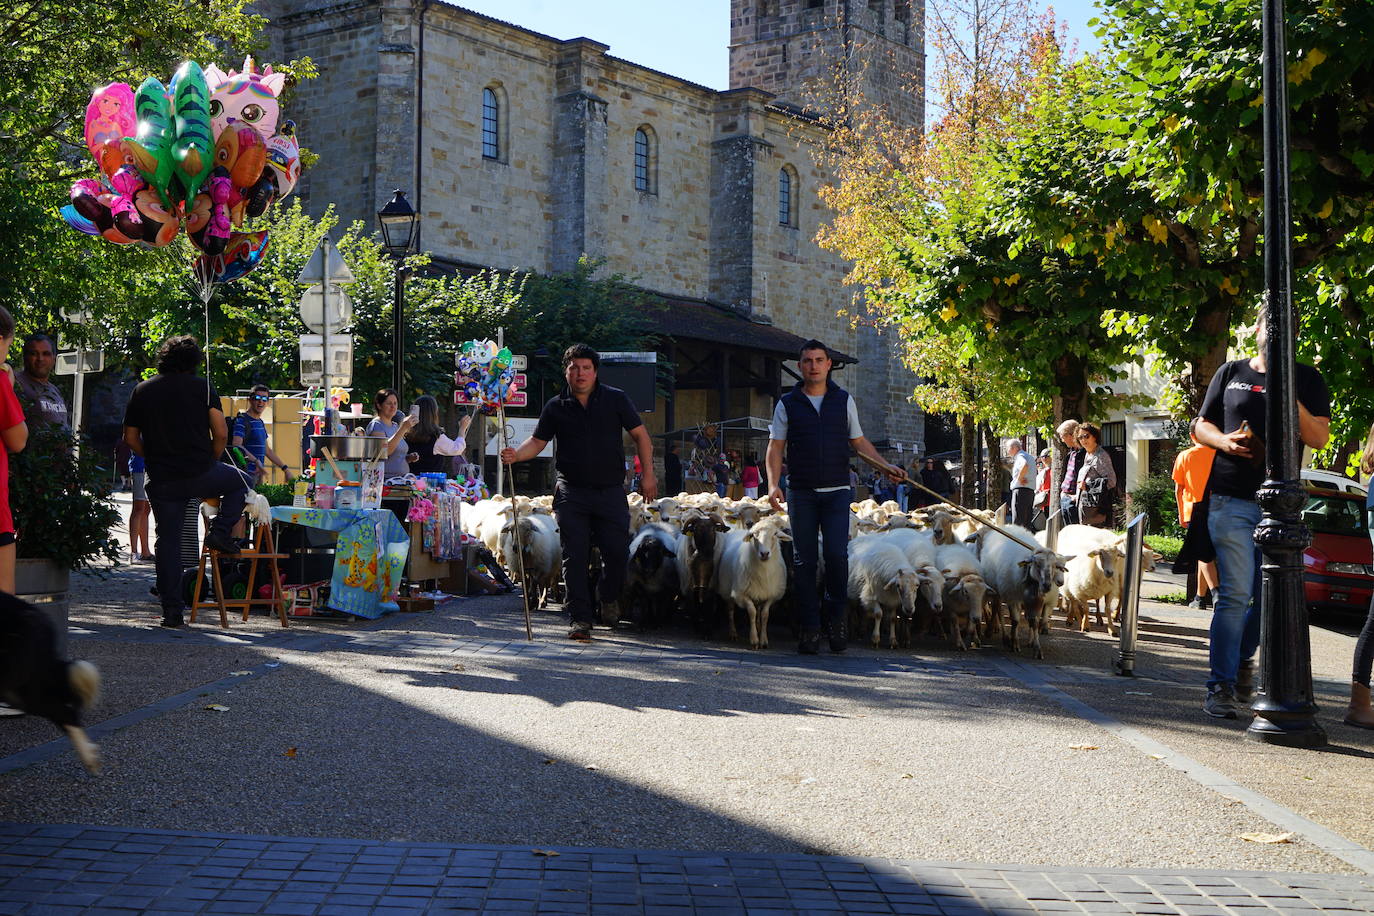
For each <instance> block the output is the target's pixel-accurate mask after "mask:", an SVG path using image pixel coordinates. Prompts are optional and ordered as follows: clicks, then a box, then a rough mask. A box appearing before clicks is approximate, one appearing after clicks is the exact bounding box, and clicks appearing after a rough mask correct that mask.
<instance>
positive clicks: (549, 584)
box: [500, 512, 563, 610]
mask: <svg viewBox="0 0 1374 916" xmlns="http://www.w3.org/2000/svg"><path fill="white" fill-rule="evenodd" d="M500 517H502V518H504V517H505V516H500ZM519 533H520V540H519V545H518V546H519V551H517V549H516V548H517V544H516V539H515V534H516V523H515V522H513V521H509V520H508V521H507V522H506V523H505V524H504V525H502V526H501V552H502V553H503V554H504V555H505V556H507V557H509V558H510V562H509V563H507V564H506V565H507V567H508V568H510V570H511V572H513V573H515V574H516V575H517V576H518V577H519V578H520V584H521V586H523V587H524V589H525V594H526V595H528V596H529V597H530V599H531V600H533V601H534V602H535V606H536V607H538V608H539V609H540V610H543V609H544V608H545V607H546V606H547V605H548V602H549V595H550V593H552V592H553V590H554V588H556V587H557V585H558V577H559V573H560V572H561V570H562V560H563V551H562V541H561V540H560V537H559V531H558V523H557V522H556V521H555V520H554V518H553V516H552V515H545V514H543V513H534V512H531V513H530V514H529V515H525V514H524V513H521V515H520V523H519ZM517 553H518V559H517Z"/></svg>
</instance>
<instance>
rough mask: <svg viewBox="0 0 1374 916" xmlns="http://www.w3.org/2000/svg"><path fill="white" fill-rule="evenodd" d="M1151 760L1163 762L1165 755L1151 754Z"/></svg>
mask: <svg viewBox="0 0 1374 916" xmlns="http://www.w3.org/2000/svg"><path fill="white" fill-rule="evenodd" d="M1150 759H1151V760H1163V759H1164V755H1163V754H1151V755H1150Z"/></svg>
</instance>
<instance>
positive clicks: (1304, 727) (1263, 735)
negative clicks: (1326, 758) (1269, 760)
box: [1245, 700, 1326, 748]
mask: <svg viewBox="0 0 1374 916" xmlns="http://www.w3.org/2000/svg"><path fill="white" fill-rule="evenodd" d="M1316 711H1317V710H1316V707H1315V706H1312V705H1309V704H1302V708H1301V709H1285V708H1282V707H1280V706H1278V705H1277V704H1271V703H1265V701H1264V700H1260V701H1259V703H1256V704H1255V707H1254V712H1255V718H1254V720H1253V721H1252V722H1251V723H1250V727H1249V728H1247V729H1246V730H1245V740H1247V741H1257V742H1259V743H1261V744H1276V745H1278V746H1280V747H1301V748H1314V747H1325V746H1326V730H1325V729H1323V728H1322V727H1321V726H1320V725H1318V724H1317V720H1316V718H1315V716H1316Z"/></svg>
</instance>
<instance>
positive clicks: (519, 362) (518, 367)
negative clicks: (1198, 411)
mask: <svg viewBox="0 0 1374 916" xmlns="http://www.w3.org/2000/svg"><path fill="white" fill-rule="evenodd" d="M459 355H460V354H457V353H455V354H453V364H454V365H455V366H456V365H458V357H459ZM510 367H511V368H512V369H514V370H515V371H516V372H524V371H525V370H526V369H528V368H529V367H530V361H529V358H528V357H526V356H525V355H524V354H523V353H518V354H514V355H512V356H511V358H510Z"/></svg>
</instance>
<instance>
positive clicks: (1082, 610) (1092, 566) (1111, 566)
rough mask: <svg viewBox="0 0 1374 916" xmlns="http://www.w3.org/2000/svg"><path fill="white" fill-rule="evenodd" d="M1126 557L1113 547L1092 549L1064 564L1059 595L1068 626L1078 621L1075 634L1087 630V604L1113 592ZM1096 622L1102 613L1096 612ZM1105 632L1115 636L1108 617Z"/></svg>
mask: <svg viewBox="0 0 1374 916" xmlns="http://www.w3.org/2000/svg"><path fill="white" fill-rule="evenodd" d="M1125 559H1126V554H1125V553H1123V552H1122V551H1121V550H1120V548H1117V547H1094V548H1092V549H1091V550H1089V551H1087V552H1086V553H1080V554H1078V555H1077V556H1075V557H1074V558H1073V559H1072V560H1070V561H1069V563H1068V574H1067V575H1066V577H1065V579H1064V587H1063V589H1062V590H1061V593H1062V594H1063V596H1064V599H1065V600H1066V601H1067V602H1068V606H1069V623H1070V625H1072V624H1073V622H1074V620H1075V619H1077V621H1078V629H1079V632H1086V631H1087V629H1088V602H1089V601H1093V600H1096V599H1099V598H1105V597H1106V596H1108V595H1110V594H1112V593H1113V592H1114V591H1117V590H1118V589H1119V586H1120V582H1121V575H1122V572H1123V571H1124V569H1125V565H1124V561H1125ZM1097 622H1098V623H1099V624H1101V623H1102V611H1101V609H1100V608H1099V609H1098V612H1097ZM1106 625H1107V632H1108V633H1109V634H1111V635H1112V636H1115V635H1116V625H1115V623H1114V622H1113V621H1112V617H1111V614H1110V613H1108V615H1107V621H1106Z"/></svg>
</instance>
